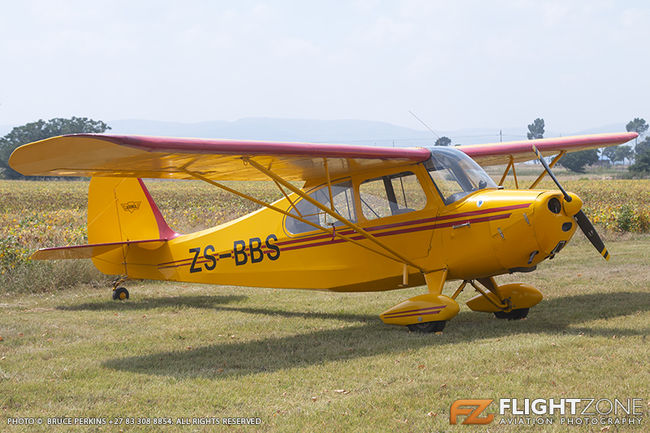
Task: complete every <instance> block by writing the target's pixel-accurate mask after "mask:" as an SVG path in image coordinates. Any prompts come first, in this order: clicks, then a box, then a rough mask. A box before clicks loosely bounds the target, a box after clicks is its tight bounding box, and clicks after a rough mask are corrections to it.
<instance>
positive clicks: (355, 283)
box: [96, 152, 581, 291]
mask: <svg viewBox="0 0 650 433" xmlns="http://www.w3.org/2000/svg"><path fill="white" fill-rule="evenodd" d="M459 153H460V152H459ZM441 160H442V159H441ZM434 165H435V164H429V165H427V164H422V163H418V164H412V165H405V166H401V167H398V168H392V169H383V170H375V171H368V172H363V173H361V174H358V175H355V176H352V177H348V178H343V179H336V180H332V181H331V183H330V187H328V182H327V180H326V179H315V180H313V181H311V182H309V183H308V184H306V185H305V186H304V187H303V191H304V192H305V193H307V194H309V196H310V197H311V198H314V199H316V200H317V201H319V202H320V203H322V204H323V205H325V206H326V207H329V208H333V209H334V210H335V211H336V213H337V214H339V215H341V216H343V217H344V218H345V219H346V220H348V221H351V222H353V223H354V224H356V225H357V226H358V227H361V228H363V229H364V230H365V231H367V232H368V233H369V234H371V235H372V236H374V237H375V239H376V240H377V241H379V242H380V243H381V244H383V245H385V246H387V247H388V248H390V249H392V250H394V251H397V252H399V253H400V254H401V255H403V256H404V257H406V258H408V260H409V261H410V262H411V263H412V264H415V265H417V266H418V267H419V268H420V269H417V268H415V267H413V266H406V272H405V265H404V263H402V262H400V261H399V260H394V259H391V258H388V257H386V256H391V254H388V253H387V252H386V250H384V249H383V248H381V247H380V246H378V245H376V244H375V243H374V242H371V241H370V240H369V239H367V238H366V237H364V236H363V235H362V234H360V233H359V232H358V231H356V230H355V229H353V228H351V227H349V226H348V225H346V224H345V223H343V222H341V221H338V220H336V219H332V218H331V217H330V216H328V215H327V214H325V213H323V212H322V210H321V209H318V208H316V207H314V206H313V205H311V204H309V203H308V202H307V201H306V200H305V199H304V197H303V198H301V197H299V196H298V195H297V194H292V195H289V196H288V197H284V198H282V199H280V200H278V201H277V202H275V203H273V206H275V207H277V208H279V209H282V210H285V211H287V212H289V213H290V214H291V215H295V216H296V218H292V217H291V216H287V215H283V214H281V213H278V212H276V211H275V210H272V209H268V208H263V209H260V210H258V211H256V212H253V213H252V214H249V215H247V216H245V217H242V218H239V219H237V220H234V221H231V222H229V223H226V224H223V225H220V226H217V227H214V228H211V229H207V230H203V231H200V232H196V233H192V234H186V235H181V236H178V237H176V238H174V239H171V240H169V241H168V242H166V243H165V244H164V245H163V246H161V247H160V248H157V249H154V250H152V249H145V248H141V247H138V246H137V245H134V246H130V247H129V249H128V252H127V259H126V272H127V274H128V276H129V277H131V278H144V279H159V280H175V281H188V282H196V283H209V284H223V285H238V286H253V287H274V288H293V289H321V290H333V291H382V290H392V289H399V288H404V287H410V286H418V285H422V284H424V278H423V272H422V270H426V271H434V270H438V269H447V271H448V276H447V279H448V280H453V279H462V280H470V279H476V278H485V277H490V276H495V275H500V274H504V273H509V272H517V271H528V270H532V269H534V268H535V266H536V265H537V264H538V263H539V262H540V261H542V260H544V259H546V258H548V257H552V256H553V255H554V254H555V253H557V252H559V249H561V248H562V247H563V246H564V245H565V244H566V242H568V241H569V240H570V238H571V237H572V235H573V233H574V232H575V229H576V225H575V221H574V220H573V215H575V213H576V212H577V211H578V210H579V208H580V205H581V202H580V200H579V199H577V200H574V201H573V202H572V204H571V206H568V205H569V203H565V202H564V201H563V199H562V195H561V194H560V193H559V192H553V191H541V190H504V189H500V188H497V187H496V185H494V184H493V182H491V181H487V182H486V181H485V180H483V179H484V178H483V177H481V176H482V175H481V176H479V178H480V179H481V180H476V181H473V180H472V179H474V178H472V176H473V175H474V174H471V175H468V177H467V179H466V180H464V181H463V180H462V179H460V177H461V176H460V174H458V173H457V176H455V177H454V175H453V173H452V174H450V173H451V171H450V172H449V173H447V172H445V173H442V171H440V170H441V167H439V166H435V167H434ZM472 169H474V168H472ZM443 174H444V176H443ZM485 176H487V175H485ZM452 178H453V182H457V183H458V184H459V185H460V186H458V187H457V188H460V189H461V191H459V192H456V193H453V194H451V193H452V192H453V186H454V183H453V182H452V181H451V180H449V179H452ZM456 178H458V179H456ZM479 178H476V179H479ZM447 182H452V184H451V185H448V184H446V183H447ZM463 182H465V184H463ZM470 183H473V184H474V185H473V186H472V185H470ZM449 188H452V189H451V190H450V189H449ZM330 198H331V200H330ZM330 201H333V205H332V203H330ZM309 223H311V225H310V224H309ZM314 225H316V226H323V227H326V228H329V229H334V231H335V233H336V234H339V235H344V236H346V237H348V238H350V239H352V240H355V241H357V242H358V243H360V244H362V245H358V244H355V243H352V242H349V241H347V240H345V239H342V238H341V237H339V236H337V235H336V234H334V235H333V234H332V233H324V232H323V231H322V230H318V229H316V228H315V227H314ZM363 246H365V248H364V247H363ZM372 250H374V251H372ZM377 252H380V253H381V254H378V253H377ZM96 264H98V263H97V262H96ZM98 267H100V266H99V265H98ZM100 270H101V268H100ZM405 273H406V278H405Z"/></svg>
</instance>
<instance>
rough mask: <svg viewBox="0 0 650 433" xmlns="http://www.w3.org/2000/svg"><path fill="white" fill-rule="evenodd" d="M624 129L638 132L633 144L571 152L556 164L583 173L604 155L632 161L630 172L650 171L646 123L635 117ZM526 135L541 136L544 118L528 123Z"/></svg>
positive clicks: (644, 172)
mask: <svg viewBox="0 0 650 433" xmlns="http://www.w3.org/2000/svg"><path fill="white" fill-rule="evenodd" d="M625 130H626V131H627V132H636V133H637V134H639V136H638V137H637V138H636V140H635V142H634V145H633V146H629V145H627V144H620V145H618V146H611V147H604V148H602V149H588V150H582V151H579V152H571V153H567V154H566V155H564V156H563V157H562V158H561V159H560V160H559V161H558V164H559V165H561V166H563V167H565V168H567V169H569V170H571V171H574V172H576V173H584V171H585V167H586V166H588V165H594V164H596V163H597V162H598V161H600V160H601V157H602V156H605V157H607V159H608V160H609V161H611V162H612V163H616V162H619V161H622V162H625V160H628V161H634V163H633V164H631V165H630V166H629V170H630V172H632V173H636V174H639V175H643V174H648V173H650V136H647V137H646V136H645V135H646V132H647V131H648V123H647V122H646V121H645V119H643V118H640V117H635V118H634V119H633V120H630V121H629V122H628V123H627V124H626V125H625ZM527 136H528V139H529V140H534V139H538V138H543V137H544V119H541V118H537V119H535V120H534V121H533V123H531V124H530V125H528V135H527ZM644 138H645V139H644ZM640 140H641V141H640Z"/></svg>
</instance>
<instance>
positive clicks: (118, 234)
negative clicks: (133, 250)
mask: <svg viewBox="0 0 650 433" xmlns="http://www.w3.org/2000/svg"><path fill="white" fill-rule="evenodd" d="M176 236H178V233H176V232H174V231H173V230H172V229H171V228H169V226H168V225H167V223H166V222H165V219H164V218H163V216H162V214H161V213H160V210H159V209H158V206H156V204H155V203H154V201H153V198H152V197H151V195H150V194H149V191H148V190H147V187H146V186H145V185H144V182H142V180H141V179H139V178H133V177H124V178H123V177H93V178H91V179H90V185H89V187H88V242H89V243H91V244H101V243H110V242H126V241H136V240H144V239H161V240H169V239H173V238H174V237H176ZM141 247H142V248H147V247H149V248H156V247H157V246H156V245H155V244H152V245H149V244H142V245H141ZM125 256H126V247H123V248H122V249H120V250H116V251H113V252H111V253H108V254H103V255H102V256H98V257H94V258H93V262H94V264H95V266H96V267H97V268H98V269H99V270H100V271H102V272H104V273H107V274H121V273H127V272H126V268H125V264H126V257H125Z"/></svg>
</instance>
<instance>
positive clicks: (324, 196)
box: [286, 181, 357, 235]
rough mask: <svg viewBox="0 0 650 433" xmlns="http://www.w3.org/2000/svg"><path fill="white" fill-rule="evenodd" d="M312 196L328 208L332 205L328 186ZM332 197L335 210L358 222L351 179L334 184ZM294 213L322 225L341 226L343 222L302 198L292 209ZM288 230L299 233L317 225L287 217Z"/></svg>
mask: <svg viewBox="0 0 650 433" xmlns="http://www.w3.org/2000/svg"><path fill="white" fill-rule="evenodd" d="M309 196H310V197H311V198H313V199H314V200H316V201H318V202H319V203H321V204H323V205H324V206H326V207H327V208H331V206H330V194H329V190H328V188H327V186H325V187H322V188H320V189H317V190H316V191H314V192H312V193H310V194H309ZM332 198H333V200H334V210H335V211H336V212H337V213H338V214H339V215H341V216H342V217H343V218H345V219H347V220H348V221H352V222H356V220H357V217H356V213H355V212H354V196H353V194H352V183H351V182H350V181H347V182H340V183H337V184H334V185H332ZM290 213H291V214H292V215H297V216H301V217H302V218H303V219H306V220H307V221H311V222H312V223H314V224H318V225H320V226H322V227H331V226H332V225H335V226H340V225H342V224H343V223H342V222H340V221H339V220H337V219H336V218H333V217H331V216H329V215H328V214H326V213H325V212H323V211H322V210H320V209H319V208H317V207H316V206H314V205H313V204H311V203H309V202H308V201H307V200H304V199H303V200H300V201H299V202H298V203H297V204H296V206H295V207H293V208H292V209H291V211H290ZM286 228H287V231H288V232H289V233H291V234H294V235H295V234H299V233H305V232H311V231H313V230H316V228H315V227H313V226H311V225H309V224H306V223H304V222H302V221H299V220H297V219H295V218H287V219H286Z"/></svg>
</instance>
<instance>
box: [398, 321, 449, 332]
mask: <svg viewBox="0 0 650 433" xmlns="http://www.w3.org/2000/svg"><path fill="white" fill-rule="evenodd" d="M446 324H447V321H446V320H439V321H437V322H423V323H414V324H412V325H407V326H408V328H409V331H411V332H422V333H426V334H429V333H431V332H441V331H442V330H443V329H445V325H446Z"/></svg>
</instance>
